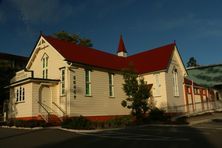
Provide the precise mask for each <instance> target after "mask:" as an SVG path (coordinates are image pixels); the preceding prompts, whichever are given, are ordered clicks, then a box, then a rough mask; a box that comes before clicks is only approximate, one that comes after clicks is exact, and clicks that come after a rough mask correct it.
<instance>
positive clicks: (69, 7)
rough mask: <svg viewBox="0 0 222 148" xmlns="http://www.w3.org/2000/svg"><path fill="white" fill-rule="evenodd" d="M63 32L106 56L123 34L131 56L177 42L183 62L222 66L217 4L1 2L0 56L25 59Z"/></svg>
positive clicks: (221, 15)
mask: <svg viewBox="0 0 222 148" xmlns="http://www.w3.org/2000/svg"><path fill="white" fill-rule="evenodd" d="M61 30H64V31H67V32H70V33H77V34H80V35H81V36H83V37H87V38H90V39H91V40H92V42H93V45H94V48H96V49H99V50H103V51H106V52H109V53H115V52H116V48H117V46H118V41H119V36H120V34H121V33H122V34H123V39H124V41H125V46H126V48H127V50H128V53H129V54H130V55H131V54H134V53H138V52H141V51H144V50H148V49H152V48H155V47H159V46H162V45H165V44H169V43H172V42H173V41H174V40H176V43H177V47H178V48H179V51H180V53H181V55H182V58H183V61H184V63H186V62H187V60H188V59H189V57H192V56H194V57H195V58H196V59H197V61H198V63H199V64H201V65H207V64H218V63H222V58H221V55H222V1H221V0H204V1H203V0H195V1H194V0H180V1H179V0H0V52H6V53H12V54H18V55H23V56H29V55H30V53H31V51H32V49H33V48H34V45H35V42H36V40H37V38H38V36H39V34H40V31H43V32H44V34H46V35H51V34H53V33H55V32H58V31H61ZM160 60H161V59H160Z"/></svg>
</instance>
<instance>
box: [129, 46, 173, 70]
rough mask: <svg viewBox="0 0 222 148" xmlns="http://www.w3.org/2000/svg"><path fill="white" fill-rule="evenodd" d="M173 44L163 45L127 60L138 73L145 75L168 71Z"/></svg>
mask: <svg viewBox="0 0 222 148" xmlns="http://www.w3.org/2000/svg"><path fill="white" fill-rule="evenodd" d="M174 47H175V44H174V43H173V44H169V45H165V46H162V47H159V48H155V49H152V50H147V51H144V52H141V53H138V54H135V55H132V56H129V57H128V58H127V61H128V63H130V64H133V66H134V67H136V70H137V71H138V72H139V73H147V72H153V71H159V70H166V69H168V66H169V63H170V60H171V57H172V54H173V51H174V49H175V48H174Z"/></svg>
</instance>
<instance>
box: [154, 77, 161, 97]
mask: <svg viewBox="0 0 222 148" xmlns="http://www.w3.org/2000/svg"><path fill="white" fill-rule="evenodd" d="M159 75H160V74H155V79H156V96H160V81H159Z"/></svg>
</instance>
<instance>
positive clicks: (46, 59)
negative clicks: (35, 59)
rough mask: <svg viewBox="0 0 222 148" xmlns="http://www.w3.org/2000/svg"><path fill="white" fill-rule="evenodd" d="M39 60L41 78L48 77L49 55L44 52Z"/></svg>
mask: <svg viewBox="0 0 222 148" xmlns="http://www.w3.org/2000/svg"><path fill="white" fill-rule="evenodd" d="M41 60H42V78H43V79H48V65H49V63H48V62H49V56H48V55H47V54H46V53H44V54H43V56H42V59H41Z"/></svg>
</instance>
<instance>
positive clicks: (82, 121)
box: [62, 116, 93, 129]
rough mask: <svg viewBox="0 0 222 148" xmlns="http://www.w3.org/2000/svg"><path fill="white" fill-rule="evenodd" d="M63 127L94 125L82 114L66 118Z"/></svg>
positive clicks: (82, 127)
mask: <svg viewBox="0 0 222 148" xmlns="http://www.w3.org/2000/svg"><path fill="white" fill-rule="evenodd" d="M62 127H63V128H71V129H92V128H93V125H92V122H91V121H90V120H88V119H87V118H85V117H83V116H80V117H75V118H69V119H66V120H64V121H63V122H62Z"/></svg>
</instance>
